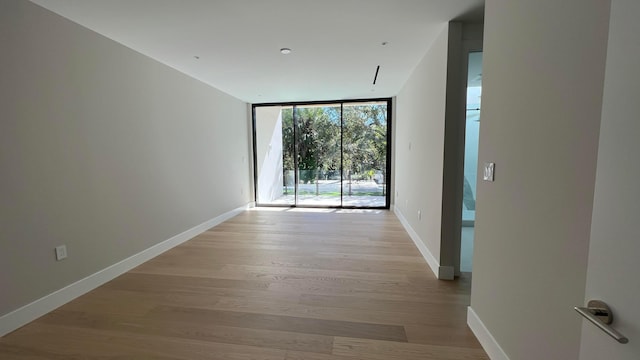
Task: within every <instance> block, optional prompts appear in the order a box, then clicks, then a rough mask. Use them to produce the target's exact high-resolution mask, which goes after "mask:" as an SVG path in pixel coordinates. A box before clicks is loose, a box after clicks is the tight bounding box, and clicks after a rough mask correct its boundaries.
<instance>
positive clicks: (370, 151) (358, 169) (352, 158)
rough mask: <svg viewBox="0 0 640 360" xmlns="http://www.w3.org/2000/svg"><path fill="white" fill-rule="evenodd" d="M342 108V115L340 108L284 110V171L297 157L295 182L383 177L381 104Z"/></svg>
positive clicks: (384, 149) (384, 110) (384, 134)
mask: <svg viewBox="0 0 640 360" xmlns="http://www.w3.org/2000/svg"><path fill="white" fill-rule="evenodd" d="M343 109H344V112H343V113H342V114H341V113H340V111H341V110H340V106H311V107H296V108H295V114H294V109H285V110H283V113H282V117H283V118H282V127H283V129H282V140H283V148H284V156H283V162H284V168H285V169H294V167H295V163H294V158H293V156H294V153H295V154H297V165H298V170H300V171H299V174H300V179H299V180H300V181H302V182H304V183H309V182H313V181H314V180H317V179H320V178H329V177H332V176H342V177H343V178H351V177H354V176H355V177H358V178H369V179H371V178H372V177H373V176H374V175H375V174H376V173H377V172H380V173H384V171H385V169H386V158H387V107H386V105H379V104H363V105H360V104H357V105H353V104H352V105H347V104H345V105H344V106H343ZM294 115H295V131H294ZM341 115H342V116H341ZM341 129H342V131H341ZM294 148H295V150H296V151H295V152H294Z"/></svg>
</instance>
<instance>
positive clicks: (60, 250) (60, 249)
mask: <svg viewBox="0 0 640 360" xmlns="http://www.w3.org/2000/svg"><path fill="white" fill-rule="evenodd" d="M66 257H67V246H66V245H60V246H56V260H58V261H60V260H62V259H65V258H66Z"/></svg>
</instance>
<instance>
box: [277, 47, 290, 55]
mask: <svg viewBox="0 0 640 360" xmlns="http://www.w3.org/2000/svg"><path fill="white" fill-rule="evenodd" d="M280 53H281V54H282V55H289V54H291V49H289V48H282V49H280Z"/></svg>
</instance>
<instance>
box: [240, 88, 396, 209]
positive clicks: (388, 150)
mask: <svg viewBox="0 0 640 360" xmlns="http://www.w3.org/2000/svg"><path fill="white" fill-rule="evenodd" d="M372 102H386V106H387V110H386V126H387V131H386V141H387V144H386V159H385V161H386V164H385V175H384V181H385V185H384V186H385V187H384V189H385V194H384V200H385V204H384V205H383V206H350V205H344V191H343V183H344V179H343V172H344V147H343V146H344V131H343V130H344V117H343V111H344V105H345V104H349V105H351V104H357V103H363V104H366V103H372ZM308 105H315V106H317V105H339V106H340V179H341V180H340V205H309V204H299V201H298V185H299V174H298V172H299V169H298V165H299V164H298V156H297V150H295V149H294V154H293V161H294V183H295V184H294V203H293V204H262V203H259V202H258V176H259V175H258V154H257V150H256V149H257V131H256V108H258V107H269V106H282V107H291V108H292V116H293V136H294V144H296V143H297V142H296V141H297V136H298V134H297V131H296V130H297V129H296V128H297V122H296V111H295V109H296V107H298V106H308ZM392 106H393V104H392V99H391V98H372V99H353V100H351V99H349V100H326V101H297V102H282V103H257V104H252V105H251V120H252V122H251V123H252V152H253V180H254V187H253V190H254V194H253V195H254V202H255V204H256V206H262V207H289V208H294V207H301V208H338V209H389V208H390V206H391V192H390V190H391V189H392V187H391V159H392V156H391V149H392V144H391V139H392V137H391V135H392V134H391V132H392V121H393V119H392V114H393V111H392V110H393V108H392ZM294 147H295V145H294Z"/></svg>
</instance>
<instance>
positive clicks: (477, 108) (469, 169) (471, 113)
mask: <svg viewBox="0 0 640 360" xmlns="http://www.w3.org/2000/svg"><path fill="white" fill-rule="evenodd" d="M466 90H467V91H466V94H467V95H466V118H465V140H464V182H463V185H462V186H463V189H462V214H461V216H462V222H461V223H462V228H461V229H460V241H461V243H460V272H471V271H472V269H473V242H474V233H475V231H474V230H475V219H476V185H477V181H478V142H479V138H480V112H481V108H482V51H472V52H469V54H468V64H467V89H466Z"/></svg>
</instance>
